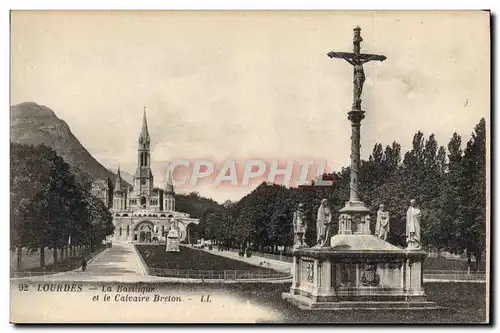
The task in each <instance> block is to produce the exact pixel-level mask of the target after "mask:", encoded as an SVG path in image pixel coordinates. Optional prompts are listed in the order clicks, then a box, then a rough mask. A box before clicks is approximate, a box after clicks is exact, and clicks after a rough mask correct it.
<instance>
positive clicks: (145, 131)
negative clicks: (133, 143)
mask: <svg viewBox="0 0 500 333" xmlns="http://www.w3.org/2000/svg"><path fill="white" fill-rule="evenodd" d="M140 137H141V138H143V139H147V141H149V132H148V121H147V119H146V107H144V113H143V115H142V129H141V136H140Z"/></svg>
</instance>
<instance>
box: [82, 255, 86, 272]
mask: <svg viewBox="0 0 500 333" xmlns="http://www.w3.org/2000/svg"><path fill="white" fill-rule="evenodd" d="M86 269H87V259H85V258H83V259H82V272H85V270H86Z"/></svg>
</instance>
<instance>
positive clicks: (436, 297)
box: [229, 283, 486, 324]
mask: <svg viewBox="0 0 500 333" xmlns="http://www.w3.org/2000/svg"><path fill="white" fill-rule="evenodd" d="M289 286H290V284H281V285H279V287H278V285H265V284H261V285H258V286H254V287H252V288H250V287H249V286H245V285H231V286H229V288H230V289H231V293H232V294H233V293H234V294H236V293H238V294H240V295H241V296H242V297H249V298H251V299H254V300H257V301H258V302H260V303H261V304H262V305H266V306H271V307H273V308H278V309H279V311H280V313H282V314H283V317H284V318H283V320H284V321H285V322H296V323H300V322H308V323H353V324H357V323H398V324H399V323H472V322H474V323H480V322H484V321H485V320H486V289H485V288H486V285H485V284H476V283H426V284H425V285H424V288H425V291H426V293H427V295H428V299H429V300H431V301H434V302H436V303H437V304H438V305H440V306H442V307H445V308H446V309H443V310H423V311H406V310H402V311H390V310H377V311H369V310H364V311H362V310H356V311H342V312H332V311H303V310H299V309H298V308H297V307H295V306H294V305H292V304H290V303H288V302H285V301H283V300H281V292H284V291H288V288H289Z"/></svg>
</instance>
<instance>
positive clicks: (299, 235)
mask: <svg viewBox="0 0 500 333" xmlns="http://www.w3.org/2000/svg"><path fill="white" fill-rule="evenodd" d="M292 224H293V233H294V235H295V245H294V247H303V246H307V244H306V242H305V239H306V231H307V221H306V214H305V212H304V204H302V203H299V206H298V208H297V211H296V212H294V213H293V221H292Z"/></svg>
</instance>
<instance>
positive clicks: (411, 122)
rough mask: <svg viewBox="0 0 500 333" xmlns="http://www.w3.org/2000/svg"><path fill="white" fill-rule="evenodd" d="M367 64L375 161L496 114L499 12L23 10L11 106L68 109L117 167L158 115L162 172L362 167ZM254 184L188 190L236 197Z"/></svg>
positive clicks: (14, 36)
mask: <svg viewBox="0 0 500 333" xmlns="http://www.w3.org/2000/svg"><path fill="white" fill-rule="evenodd" d="M356 25H359V26H360V27H361V28H362V31H361V34H362V36H363V39H364V41H363V43H362V44H361V47H362V52H366V53H376V54H383V55H385V56H386V57H387V60H385V61H384V62H370V63H369V64H366V65H365V66H364V68H365V74H366V82H365V85H364V89H363V97H362V99H363V110H365V111H366V118H365V119H364V120H363V122H362V128H361V157H362V158H363V159H366V158H368V156H369V154H370V152H371V150H372V149H373V146H374V144H375V143H382V144H383V145H387V144H391V143H392V142H393V141H397V142H399V143H400V144H401V145H402V149H403V152H405V151H407V150H408V149H410V148H411V140H412V137H413V134H414V133H416V132H417V131H419V130H420V131H422V132H423V133H424V134H425V136H426V137H427V136H428V135H429V134H431V133H434V134H435V135H436V139H437V141H438V143H439V144H440V145H444V146H446V145H447V143H448V141H449V139H450V137H451V135H452V134H453V132H455V131H456V132H457V133H458V134H460V135H461V136H462V138H463V140H462V141H463V143H464V145H465V143H466V142H467V140H469V138H470V136H471V133H472V130H473V128H474V126H475V125H476V124H477V123H478V122H479V119H480V118H481V117H484V118H486V120H487V124H489V110H490V43H489V31H490V27H489V13H488V12H479V11H477V12H465V11H463V12H417V11H415V12H397V11H391V12H372V11H358V12H341V11H338V12H335V11H330V12H328V11H322V12H319V11H302V12H300V11H295V12H293V11H288V12H272V11H268V12H196V11H193V12H173V11H150V12H147V11H142V12H137V11H136V12H133V11H130V12H121V11H112V12H109V11H108V12H98V11H88V12H85V11H78V12H64V11H61V12H49V11H43V12H42V11H38V12H20V11H17V12H16V11H14V12H12V15H11V104H12V105H14V104H17V103H21V102H26V101H32V102H36V103H38V104H42V105H46V106H48V107H50V108H51V109H53V110H54V111H55V113H56V115H57V116H58V117H59V118H61V119H63V120H64V121H66V122H67V123H68V125H69V126H70V128H71V130H72V132H73V134H74V135H75V136H76V137H77V138H78V140H79V141H80V142H81V143H82V144H83V145H84V146H85V147H86V148H87V150H88V151H89V152H90V153H91V154H92V155H93V156H94V157H95V158H96V159H97V160H98V161H99V162H100V163H101V164H103V165H104V166H105V167H108V168H116V167H117V165H120V167H121V169H122V170H126V171H127V172H130V173H133V172H134V171H135V168H136V162H137V138H138V136H139V133H140V130H141V122H142V113H143V109H144V107H146V109H147V117H148V127H149V133H150V136H151V141H152V142H151V152H152V169H153V173H154V175H155V182H156V184H157V185H158V186H164V182H165V179H166V177H165V168H166V165H167V163H168V161H170V160H175V159H188V160H195V159H210V160H212V161H214V163H216V164H222V163H223V162H224V161H226V160H238V161H245V160H248V159H259V160H263V161H270V160H279V161H288V160H296V161H302V160H304V159H313V160H317V161H323V160H326V161H327V169H328V170H330V171H331V170H333V171H338V170H339V169H340V168H341V167H344V166H347V165H348V164H349V154H350V131H351V129H350V124H349V121H348V120H347V112H348V111H349V109H350V107H351V103H352V67H351V66H350V65H349V64H348V63H347V62H345V61H343V60H338V59H330V58H328V57H327V56H326V54H327V53H328V52H329V51H332V50H334V51H346V52H350V51H351V50H352V33H353V31H352V29H353V28H354V27H355V26H356ZM258 183H259V182H254V183H250V185H248V186H227V185H226V186H220V187H216V186H214V185H211V184H208V183H204V184H200V185H199V186H197V187H182V188H180V189H178V191H180V192H188V191H191V190H196V191H197V192H199V193H200V194H201V195H203V196H206V197H212V198H213V199H214V200H217V201H219V202H223V201H225V200H226V199H231V200H238V199H240V198H241V197H242V196H244V195H245V194H247V193H249V192H250V191H251V190H252V189H253V188H254V187H255V186H257V185H258Z"/></svg>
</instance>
